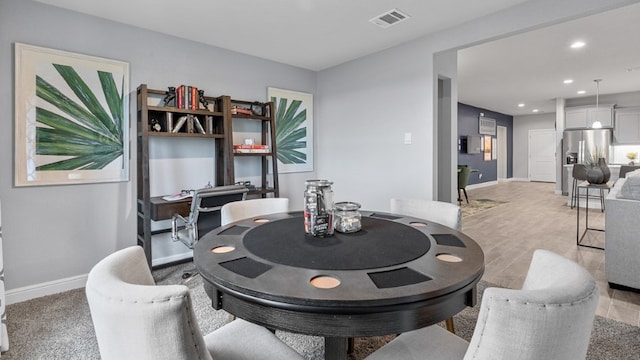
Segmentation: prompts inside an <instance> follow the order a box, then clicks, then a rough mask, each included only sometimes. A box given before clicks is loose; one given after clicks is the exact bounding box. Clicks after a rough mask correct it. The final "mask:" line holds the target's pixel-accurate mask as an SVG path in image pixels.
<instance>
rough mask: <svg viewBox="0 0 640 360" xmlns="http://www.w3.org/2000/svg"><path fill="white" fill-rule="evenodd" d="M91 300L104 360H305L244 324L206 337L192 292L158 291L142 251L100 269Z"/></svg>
mask: <svg viewBox="0 0 640 360" xmlns="http://www.w3.org/2000/svg"><path fill="white" fill-rule="evenodd" d="M86 295H87V300H88V302H89V308H90V310H91V317H92V319H93V324H94V327H95V332H96V337H97V340H98V347H99V349H100V356H101V358H102V359H103V360H128V359H131V360H146V359H148V360H192V359H204V360H212V359H243V360H245V359H246V360H250V359H272V360H280V359H302V357H301V356H300V355H299V354H298V353H297V352H295V351H294V350H293V349H291V348H289V347H288V346H287V345H286V344H285V343H283V342H281V341H280V340H279V339H278V338H277V337H276V336H275V335H274V334H273V333H271V332H270V331H269V330H267V329H265V328H263V327H261V326H258V325H255V324H252V323H249V322H247V321H244V320H236V321H233V322H232V323H230V324H226V325H224V326H222V327H221V328H218V329H217V330H215V331H213V332H212V333H211V334H209V335H206V336H204V337H203V336H202V333H201V332H200V327H199V326H198V323H197V320H196V316H195V313H194V310H193V305H192V303H191V294H190V292H189V288H187V287H186V286H184V285H155V282H154V280H153V277H152V275H151V271H150V270H149V267H148V265H147V261H146V258H145V256H144V252H143V250H142V248H141V247H139V246H132V247H129V248H125V249H123V250H119V251H117V252H115V253H113V254H111V255H109V256H107V257H106V258H104V259H103V260H101V261H100V262H99V263H98V264H97V265H95V266H94V267H93V269H92V270H91V271H90V272H89V277H88V279H87V286H86ZM249 339H250V341H251V346H247V343H246V341H249Z"/></svg>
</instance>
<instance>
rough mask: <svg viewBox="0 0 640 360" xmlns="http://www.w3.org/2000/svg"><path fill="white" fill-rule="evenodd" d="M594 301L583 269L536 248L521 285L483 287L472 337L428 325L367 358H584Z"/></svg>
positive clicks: (592, 282)
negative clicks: (507, 287)
mask: <svg viewBox="0 0 640 360" xmlns="http://www.w3.org/2000/svg"><path fill="white" fill-rule="evenodd" d="M597 305H598V287H597V285H596V282H595V280H594V279H593V277H592V276H591V274H589V272H588V271H587V270H585V269H584V268H583V267H582V266H580V265H578V264H576V263H575V262H573V261H571V260H568V259H566V258H564V257H562V256H560V255H557V254H555V253H553V252H551V251H547V250H536V251H535V252H534V254H533V259H532V261H531V265H530V267H529V271H528V273H527V277H526V279H525V281H524V284H523V285H522V289H521V290H511V289H499V288H487V289H486V290H485V291H484V294H483V296H482V303H481V305H480V312H479V314H478V320H477V323H476V327H475V330H474V332H473V336H472V337H471V342H467V341H465V340H463V339H461V338H459V337H457V336H456V335H454V334H451V333H450V332H448V331H445V330H444V329H442V328H441V327H439V326H429V327H426V328H423V329H419V330H415V331H411V332H408V333H404V334H401V335H400V336H398V337H397V338H395V339H394V340H393V341H391V342H390V343H389V344H387V345H385V346H383V347H382V348H381V349H379V350H378V351H376V352H374V353H373V354H372V355H371V356H369V357H367V360H381V359H403V360H412V359H421V360H436V359H437V360H444V359H447V360H452V359H464V360H469V359H477V360H501V359H504V360H507V359H509V360H511V359H518V360H539V359H545V360H567V359H585V357H586V354H587V348H588V346H589V338H590V336H591V328H592V327H593V320H594V317H595V311H596V307H597Z"/></svg>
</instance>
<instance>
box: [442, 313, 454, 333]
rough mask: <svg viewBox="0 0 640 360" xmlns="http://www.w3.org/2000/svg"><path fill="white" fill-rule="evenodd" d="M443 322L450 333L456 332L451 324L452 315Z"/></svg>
mask: <svg viewBox="0 0 640 360" xmlns="http://www.w3.org/2000/svg"><path fill="white" fill-rule="evenodd" d="M444 323H445V325H446V326H447V330H449V332H450V333H452V334H455V333H456V329H455V328H454V326H453V318H452V317H450V318H448V319H447V320H445V321H444Z"/></svg>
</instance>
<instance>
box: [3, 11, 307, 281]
mask: <svg viewBox="0 0 640 360" xmlns="http://www.w3.org/2000/svg"><path fill="white" fill-rule="evenodd" d="M14 42H21V43H26V44H32V45H37V46H44V47H48V48H53V49H60V50H67V51H72V52H77V53H81V54H88V55H94V56H100V57H106V58H113V59H118V60H122V61H126V62H128V63H129V64H130V74H131V76H130V79H131V81H130V88H131V91H132V93H133V94H134V95H135V89H136V87H137V86H138V85H140V84H141V83H147V84H148V85H149V87H150V88H155V89H164V88H166V87H167V86H169V85H180V84H192V85H195V86H197V87H198V88H200V89H204V90H205V91H206V93H207V94H208V95H214V96H217V95H223V94H224V95H231V96H232V97H235V98H239V99H247V100H266V92H267V86H273V87H279V88H284V89H290V90H296V91H303V92H308V93H315V88H316V73H315V72H312V71H308V70H303V69H300V68H295V67H291V66H287V65H283V64H280V63H276V62H271V61H265V60H262V59H258V58H255V57H251V56H246V55H241V54H238V53H234V52H231V51H227V50H223V49H219V48H214V47H210V46H205V45H203V44H199V43H195V42H190V41H187V40H184V39H177V38H174V37H171V36H166V35H162V34H158V33H155V32H150V31H146V30H142V29H139V28H134V27H130V26H125V25H121V24H116V23H113V22H109V21H106V20H102V19H99V18H94V17H88V16H84V15H80V14H77V13H73V12H69V11H66V10H62V9H58V8H53V7H49V6H45V5H41V4H39V3H35V2H32V1H24V0H2V1H0V47H1V48H2V49H3V51H2V52H1V53H2V56H3V60H2V61H1V62H0V77H1V79H2V81H1V82H0V126H1V127H2V129H3V131H0V144H1V145H0V146H1V148H2V150H1V151H0V166H1V168H2V169H4V170H3V171H1V172H0V199H2V207H3V211H2V215H3V235H4V260H5V261H4V266H5V278H6V288H7V289H8V290H11V289H15V288H20V287H24V286H28V285H33V284H40V283H44V282H48V281H54V280H58V279H64V278H69V277H73V276H77V275H81V274H86V273H87V272H88V271H89V270H90V268H91V267H92V266H93V265H94V264H95V263H96V262H97V261H98V260H99V259H101V258H102V257H104V256H106V255H107V254H109V253H111V252H113V251H115V250H117V249H119V248H123V247H125V246H128V245H134V244H136V212H135V210H136V206H135V198H136V187H135V181H136V180H135V179H136V167H135V164H136V151H135V149H136V136H135V119H136V117H135V96H133V97H132V98H131V100H130V102H131V108H130V121H131V124H132V127H131V129H132V130H131V134H132V135H131V152H132V155H131V156H132V159H131V166H130V170H131V171H130V174H131V175H130V176H131V180H130V181H128V182H121V183H108V184H89V185H72V186H42V187H29V188H15V187H13V166H14V160H13V153H14V151H13V129H14V128H13V114H14V113H13V87H14V85H13V62H14V60H13V43H14ZM184 146H190V144H189V143H187V142H185V143H184ZM185 152H187V153H188V152H189V151H188V150H187V151H185ZM315 177H316V175H315V173H298V174H283V175H282V176H281V178H280V179H281V196H284V197H289V196H291V197H294V196H298V197H299V198H300V199H301V197H302V191H303V190H302V189H303V186H304V185H303V179H304V178H315ZM202 185H204V184H202ZM175 186H176V187H177V189H180V186H182V184H176V185H175ZM298 203H300V204H299V206H298V208H302V203H301V200H300V201H294V200H292V206H296V205H298Z"/></svg>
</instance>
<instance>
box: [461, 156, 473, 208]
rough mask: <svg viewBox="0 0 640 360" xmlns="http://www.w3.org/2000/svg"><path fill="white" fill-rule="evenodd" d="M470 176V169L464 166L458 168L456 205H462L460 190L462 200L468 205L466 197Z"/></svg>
mask: <svg viewBox="0 0 640 360" xmlns="http://www.w3.org/2000/svg"><path fill="white" fill-rule="evenodd" d="M470 174H471V168H470V167H468V166H466V165H464V166H460V165H459V166H458V204H461V203H462V195H461V194H460V190H462V192H463V193H464V198H465V200H467V204H468V203H469V197H468V196H467V185H468V184H469V175H470Z"/></svg>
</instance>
